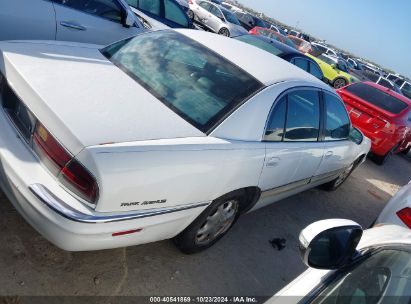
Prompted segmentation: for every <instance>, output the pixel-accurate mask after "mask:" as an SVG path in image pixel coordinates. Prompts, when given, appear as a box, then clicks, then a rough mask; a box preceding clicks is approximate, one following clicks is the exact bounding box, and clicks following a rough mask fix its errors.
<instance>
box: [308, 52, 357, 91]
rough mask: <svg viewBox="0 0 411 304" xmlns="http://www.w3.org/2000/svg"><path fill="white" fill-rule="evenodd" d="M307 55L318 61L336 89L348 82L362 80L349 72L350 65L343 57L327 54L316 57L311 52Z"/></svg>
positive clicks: (325, 75)
mask: <svg viewBox="0 0 411 304" xmlns="http://www.w3.org/2000/svg"><path fill="white" fill-rule="evenodd" d="M306 55H307V56H310V57H311V58H312V59H314V60H315V61H316V62H317V63H318V65H319V66H320V68H321V70H322V71H323V74H324V77H325V78H326V79H327V80H328V83H329V84H330V85H331V86H333V87H334V88H335V89H339V88H342V87H344V86H346V85H347V84H350V83H353V82H357V81H360V80H359V79H358V78H356V77H355V76H353V75H351V74H349V73H348V66H347V64H346V63H345V62H344V61H343V60H341V59H338V58H336V57H332V56H328V55H325V54H321V55H320V56H318V57H314V56H312V55H310V54H306Z"/></svg>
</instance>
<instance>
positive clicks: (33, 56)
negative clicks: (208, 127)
mask: <svg viewBox="0 0 411 304" xmlns="http://www.w3.org/2000/svg"><path fill="white" fill-rule="evenodd" d="M98 48H99V46H96V45H88V44H79V43H69V42H46V41H41V42H40V41H37V42H2V43H0V50H1V52H0V70H1V71H2V73H3V74H5V76H6V78H7V79H8V82H9V84H10V86H11V87H12V88H13V89H14V91H15V92H16V94H17V95H18V96H19V97H20V99H21V100H22V101H23V102H24V103H25V104H26V105H27V106H28V107H29V109H30V110H31V111H32V112H33V113H34V114H35V115H36V116H37V118H38V119H39V120H40V121H41V122H42V123H43V124H44V125H45V126H46V128H48V129H49V131H50V132H51V133H53V134H54V136H55V137H57V139H58V140H59V141H60V142H61V143H63V145H64V146H65V147H66V148H67V149H68V150H69V151H70V152H72V153H73V154H77V153H78V152H80V151H81V150H82V149H83V148H84V147H87V146H94V145H100V144H104V143H118V142H130V141H139V140H151V139H170V138H177V137H198V136H205V134H204V133H202V132H201V131H200V130H198V129H197V128H195V127H194V126H192V125H191V124H189V123H188V122H186V121H185V120H184V119H182V118H181V117H180V116H178V115H177V114H176V113H174V112H173V111H172V110H170V109H169V108H168V107H166V106H165V105H164V104H163V103H162V102H160V101H159V100H158V99H157V98H155V97H154V96H153V95H151V94H150V93H149V92H148V91H147V90H145V89H144V88H143V87H142V86H140V85H139V84H138V83H137V82H136V81H134V80H133V79H132V78H131V77H129V76H128V75H127V74H126V73H124V72H123V71H121V70H120V69H119V68H118V67H117V66H115V65H113V64H112V63H111V62H110V61H108V60H107V59H106V58H105V57H104V56H103V55H102V54H101V53H100V51H99V49H98Z"/></svg>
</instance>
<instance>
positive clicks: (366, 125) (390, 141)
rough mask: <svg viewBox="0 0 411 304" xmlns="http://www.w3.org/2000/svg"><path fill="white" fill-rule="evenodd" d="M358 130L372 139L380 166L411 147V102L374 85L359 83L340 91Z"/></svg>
mask: <svg viewBox="0 0 411 304" xmlns="http://www.w3.org/2000/svg"><path fill="white" fill-rule="evenodd" d="M337 93H338V94H339V95H340V96H341V98H342V99H343V100H344V102H345V106H346V108H347V110H348V113H349V114H350V118H351V121H352V123H353V125H354V126H355V127H357V128H358V129H360V130H361V131H362V132H363V133H364V135H365V136H367V137H369V138H370V139H371V142H372V144H371V152H372V156H373V159H374V160H375V162H376V163H378V164H383V163H384V162H385V161H386V160H387V158H388V157H389V156H390V155H391V154H393V153H395V152H400V151H403V152H404V153H407V152H408V151H409V150H410V146H411V100H410V99H408V98H406V97H405V96H403V95H400V94H398V93H396V92H394V91H392V90H390V89H388V88H386V87H383V86H380V85H378V84H376V83H373V82H357V83H354V84H351V85H349V86H346V87H344V88H341V89H338V90H337Z"/></svg>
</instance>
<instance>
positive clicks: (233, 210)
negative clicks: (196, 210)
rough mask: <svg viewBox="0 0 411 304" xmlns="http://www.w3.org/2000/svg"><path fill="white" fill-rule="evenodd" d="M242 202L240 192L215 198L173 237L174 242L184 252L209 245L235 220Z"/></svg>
mask: <svg viewBox="0 0 411 304" xmlns="http://www.w3.org/2000/svg"><path fill="white" fill-rule="evenodd" d="M243 202H244V197H243V196H242V193H232V194H229V195H225V196H223V197H221V198H219V199H216V200H215V201H214V202H213V203H211V205H210V206H208V207H207V209H205V210H204V211H203V212H202V213H201V214H200V215H199V216H198V217H197V218H196V219H195V220H194V222H192V223H191V224H190V225H189V226H188V227H187V228H186V229H184V231H182V232H181V233H180V234H179V235H177V236H176V237H175V238H174V240H173V241H174V244H175V245H176V246H177V248H178V249H180V250H181V251H182V252H183V253H186V254H192V253H197V252H200V251H203V250H205V249H207V248H209V247H211V246H212V245H214V244H215V243H216V242H217V241H218V240H220V239H221V238H222V237H223V236H224V235H226V234H227V232H228V231H229V230H230V229H231V227H232V226H233V225H234V223H235V222H236V221H237V219H238V217H239V215H240V210H241V204H242V203H243Z"/></svg>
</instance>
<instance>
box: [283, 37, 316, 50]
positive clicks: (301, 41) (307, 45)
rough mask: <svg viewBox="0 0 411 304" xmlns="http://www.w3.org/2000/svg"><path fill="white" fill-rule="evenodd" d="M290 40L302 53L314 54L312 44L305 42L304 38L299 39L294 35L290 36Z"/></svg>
mask: <svg viewBox="0 0 411 304" xmlns="http://www.w3.org/2000/svg"><path fill="white" fill-rule="evenodd" d="M288 38H289V39H290V40H291V41H292V42H294V44H295V45H296V46H297V49H298V50H299V51H300V52H302V53H311V52H312V48H311V44H310V43H309V42H307V41H305V40H304V39H302V38H298V37H295V36H292V35H288Z"/></svg>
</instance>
